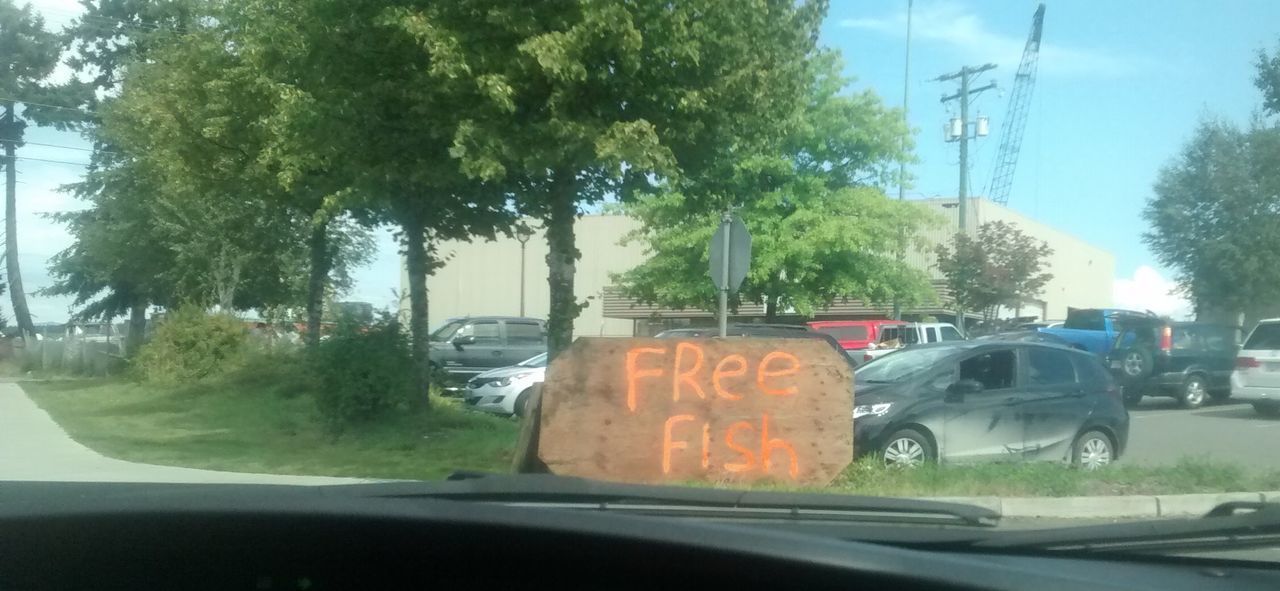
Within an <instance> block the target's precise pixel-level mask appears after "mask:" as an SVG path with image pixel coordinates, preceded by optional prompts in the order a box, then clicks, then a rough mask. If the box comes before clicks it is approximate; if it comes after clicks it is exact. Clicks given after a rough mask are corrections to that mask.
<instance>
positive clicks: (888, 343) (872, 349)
mask: <svg viewBox="0 0 1280 591" xmlns="http://www.w3.org/2000/svg"><path fill="white" fill-rule="evenodd" d="M963 340H965V336H964V334H962V333H961V332H960V330H959V329H957V328H956V327H955V326H954V325H952V324H948V323H946V322H912V323H907V324H903V325H901V326H886V327H884V328H881V329H880V339H879V340H878V341H877V342H875V343H872V344H871V346H869V347H867V349H866V350H865V351H863V352H862V362H863V363H866V362H868V361H871V360H873V359H876V358H879V357H884V356H885V355H888V354H889V353H892V352H894V351H897V350H898V349H901V348H903V347H908V346H911V345H918V344H922V343H940V342H944V341H963Z"/></svg>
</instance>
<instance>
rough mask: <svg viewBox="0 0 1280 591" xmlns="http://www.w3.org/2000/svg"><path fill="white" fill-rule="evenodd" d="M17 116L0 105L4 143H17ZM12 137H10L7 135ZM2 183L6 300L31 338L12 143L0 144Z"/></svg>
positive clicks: (33, 329) (10, 105) (6, 105)
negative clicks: (20, 262)
mask: <svg viewBox="0 0 1280 591" xmlns="http://www.w3.org/2000/svg"><path fill="white" fill-rule="evenodd" d="M16 124H17V113H15V112H14V107H13V101H5V103H4V124H3V125H0V129H2V130H4V133H5V139H9V140H13V139H17V137H18V136H17V129H16V128H17V125H16ZM11 134H12V135H11ZM4 157H5V163H6V166H5V179H4V252H5V256H4V259H5V272H6V273H7V274H8V276H9V297H10V298H11V299H12V301H13V318H14V321H15V322H17V323H18V329H19V330H20V331H22V335H23V336H24V337H27V336H30V335H34V334H35V332H36V327H35V325H34V324H32V322H31V312H30V311H29V310H27V293H26V291H24V290H23V288H22V271H21V269H19V267H18V195H17V192H18V168H17V162H18V159H17V154H15V147H14V142H12V141H7V142H4Z"/></svg>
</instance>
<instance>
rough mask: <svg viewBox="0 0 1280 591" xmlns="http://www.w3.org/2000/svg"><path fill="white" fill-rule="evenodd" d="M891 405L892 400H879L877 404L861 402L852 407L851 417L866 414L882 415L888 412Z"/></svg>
mask: <svg viewBox="0 0 1280 591" xmlns="http://www.w3.org/2000/svg"><path fill="white" fill-rule="evenodd" d="M891 407H893V403H892V402H881V403H879V404H863V405H861V406H855V407H853V418H855V419H856V418H858V417H865V416H868V415H870V416H873V417H882V416H884V415H885V413H887V412H889V409H890V408H891Z"/></svg>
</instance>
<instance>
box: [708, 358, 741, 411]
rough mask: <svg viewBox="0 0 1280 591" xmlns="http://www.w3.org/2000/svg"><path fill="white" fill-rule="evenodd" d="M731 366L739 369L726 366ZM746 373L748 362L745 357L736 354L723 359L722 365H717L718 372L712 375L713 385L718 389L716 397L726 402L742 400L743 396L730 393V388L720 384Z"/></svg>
mask: <svg viewBox="0 0 1280 591" xmlns="http://www.w3.org/2000/svg"><path fill="white" fill-rule="evenodd" d="M729 364H735V365H736V366H737V367H734V368H733V369H728V368H727V367H726V366H728V365H729ZM745 373H747V360H746V358H744V357H743V356H741V355H736V354H735V355H729V356H726V357H725V358H724V359H721V360H720V363H717V364H716V370H715V371H714V372H712V373H711V385H712V386H713V387H715V389H716V396H719V397H721V398H724V399H726V400H742V395H741V394H734V393H733V392H730V391H729V389H728V388H725V387H724V384H721V383H720V380H722V379H724V378H733V377H737V376H740V375H743V374H745Z"/></svg>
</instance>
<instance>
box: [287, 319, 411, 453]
mask: <svg viewBox="0 0 1280 591" xmlns="http://www.w3.org/2000/svg"><path fill="white" fill-rule="evenodd" d="M310 362H311V367H312V375H313V378H314V380H315V381H316V384H315V386H314V392H315V398H316V407H317V410H318V411H319V414H320V420H321V421H322V422H323V423H324V427H325V429H326V431H328V432H329V434H330V435H332V436H335V437H336V436H338V435H340V434H341V433H342V432H343V431H344V430H345V429H346V428H347V427H349V426H351V425H353V424H356V423H360V422H363V421H367V420H369V419H371V418H374V417H377V416H379V415H382V414H385V413H387V412H389V411H393V410H400V411H403V410H408V409H409V407H410V406H411V404H412V402H413V400H412V398H413V397H412V393H413V381H412V374H411V369H410V368H411V367H412V363H411V362H412V358H411V356H410V353H409V344H408V342H407V341H406V339H405V337H404V335H403V334H402V333H401V332H400V328H399V325H397V324H396V323H394V322H391V321H387V320H383V321H379V322H376V323H374V324H373V325H371V326H361V325H358V324H355V323H346V322H344V323H342V324H340V325H339V326H338V327H337V329H336V330H335V331H334V333H333V334H332V335H330V336H329V338H327V339H325V340H323V341H321V342H320V345H319V346H318V347H317V348H316V350H315V351H313V352H312V354H311V356H310Z"/></svg>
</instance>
